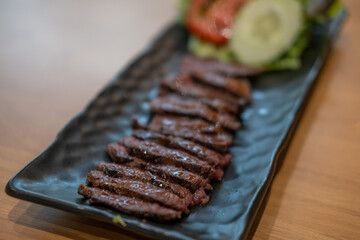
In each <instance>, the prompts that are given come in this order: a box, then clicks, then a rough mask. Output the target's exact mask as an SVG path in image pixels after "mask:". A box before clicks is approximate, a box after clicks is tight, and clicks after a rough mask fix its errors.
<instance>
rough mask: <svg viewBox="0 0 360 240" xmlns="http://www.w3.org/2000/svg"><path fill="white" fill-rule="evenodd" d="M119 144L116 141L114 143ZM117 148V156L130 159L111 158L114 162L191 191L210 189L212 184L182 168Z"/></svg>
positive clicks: (110, 146)
mask: <svg viewBox="0 0 360 240" xmlns="http://www.w3.org/2000/svg"><path fill="white" fill-rule="evenodd" d="M116 144H117V145H119V144H118V143H116ZM113 146H114V145H113V144H109V145H108V147H107V149H108V150H109V148H112V147H113ZM119 146H120V147H119V148H116V149H117V151H118V152H117V154H118V156H122V157H124V158H125V159H128V158H131V159H132V160H131V161H128V162H126V161H122V160H121V159H119V158H117V159H113V160H114V162H116V163H120V164H124V165H125V166H128V167H133V168H139V169H143V170H146V171H149V172H151V173H153V174H156V175H157V176H159V177H161V178H163V179H165V180H167V181H170V182H172V183H176V184H179V185H181V186H183V187H185V188H188V189H189V190H190V191H191V192H194V191H196V190H198V189H199V188H203V189H205V190H207V191H208V190H212V186H211V185H210V184H209V181H208V180H206V179H204V178H202V177H201V176H199V175H197V174H195V173H192V172H189V171H186V170H184V169H182V168H178V167H174V166H166V165H155V164H152V163H147V162H145V161H143V160H141V159H139V158H137V157H132V156H129V155H128V153H127V151H126V149H125V147H123V146H121V145H119Z"/></svg>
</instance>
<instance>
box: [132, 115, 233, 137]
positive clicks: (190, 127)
mask: <svg viewBox="0 0 360 240" xmlns="http://www.w3.org/2000/svg"><path fill="white" fill-rule="evenodd" d="M133 127H134V124H133ZM149 128H150V130H152V129H151V128H156V129H162V130H166V131H169V132H171V131H174V132H176V131H187V132H188V131H193V132H199V133H210V134H218V133H223V134H226V135H227V137H228V138H229V139H230V141H232V136H231V134H229V133H227V132H226V131H224V129H223V128H221V127H220V126H217V125H214V124H211V123H209V122H206V121H204V120H202V119H196V118H189V117H183V116H174V115H155V116H154V117H153V118H152V121H151V123H150V124H149Z"/></svg>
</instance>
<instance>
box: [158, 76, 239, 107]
mask: <svg viewBox="0 0 360 240" xmlns="http://www.w3.org/2000/svg"><path fill="white" fill-rule="evenodd" d="M161 86H163V87H166V88H168V89H170V90H171V91H175V92H178V93H180V94H181V96H185V97H196V98H200V99H201V98H208V99H209V98H210V99H219V100H222V101H224V102H226V103H227V105H233V106H236V107H237V111H236V112H239V110H240V108H241V107H243V106H244V100H243V99H241V98H239V97H237V96H234V95H232V94H227V93H226V92H224V91H221V90H219V89H216V88H213V87H209V86H206V85H204V84H199V83H197V82H195V81H194V80H193V79H191V78H190V77H189V76H188V75H177V76H175V77H167V78H164V79H163V81H162V82H161Z"/></svg>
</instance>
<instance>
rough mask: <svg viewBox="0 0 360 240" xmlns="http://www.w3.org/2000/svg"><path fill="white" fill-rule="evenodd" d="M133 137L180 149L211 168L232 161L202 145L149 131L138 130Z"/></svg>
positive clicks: (228, 157)
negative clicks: (206, 163)
mask: <svg viewBox="0 0 360 240" xmlns="http://www.w3.org/2000/svg"><path fill="white" fill-rule="evenodd" d="M133 136H134V137H136V138H139V139H142V140H149V141H153V142H156V143H158V144H161V145H163V146H166V147H170V148H176V149H180V150H182V151H185V152H187V153H190V154H192V155H194V156H196V157H198V158H199V159H201V160H204V161H206V162H208V163H209V164H210V165H211V166H221V167H223V166H226V165H228V164H229V163H230V161H231V155H230V154H226V155H222V154H219V153H217V152H215V151H213V150H210V149H208V148H206V147H204V146H202V145H200V144H197V143H194V142H192V141H190V140H186V139H184V138H180V137H173V136H166V135H163V134H160V133H156V132H151V131H148V130H143V129H138V130H135V131H134V132H133Z"/></svg>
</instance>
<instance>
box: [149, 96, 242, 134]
mask: <svg viewBox="0 0 360 240" xmlns="http://www.w3.org/2000/svg"><path fill="white" fill-rule="evenodd" d="M150 110H151V111H152V112H153V113H171V114H177V115H185V116H190V117H198V118H202V119H205V120H207V121H209V122H212V123H214V124H219V125H221V126H222V127H224V128H227V129H230V130H232V131H235V130H237V129H238V128H239V127H240V122H239V121H238V120H236V118H235V117H234V116H233V115H229V114H224V113H223V114H221V113H217V112H215V111H214V110H212V109H211V108H209V107H207V106H206V105H204V104H202V103H199V102H197V101H193V100H184V99H182V98H181V97H175V96H166V97H158V98H155V99H153V100H152V101H151V103H150Z"/></svg>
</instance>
